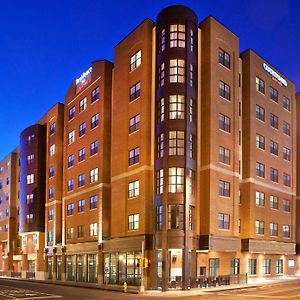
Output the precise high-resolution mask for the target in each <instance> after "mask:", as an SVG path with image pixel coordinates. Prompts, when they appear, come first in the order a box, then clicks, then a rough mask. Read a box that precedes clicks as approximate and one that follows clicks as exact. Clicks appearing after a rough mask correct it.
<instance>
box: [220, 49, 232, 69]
mask: <svg viewBox="0 0 300 300" xmlns="http://www.w3.org/2000/svg"><path fill="white" fill-rule="evenodd" d="M219 63H220V64H221V65H223V66H224V67H226V68H227V69H230V55H229V54H228V53H227V52H225V51H224V50H223V49H219Z"/></svg>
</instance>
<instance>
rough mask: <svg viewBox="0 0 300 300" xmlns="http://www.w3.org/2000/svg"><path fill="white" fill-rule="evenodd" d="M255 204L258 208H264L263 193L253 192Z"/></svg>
mask: <svg viewBox="0 0 300 300" xmlns="http://www.w3.org/2000/svg"><path fill="white" fill-rule="evenodd" d="M255 203H256V205H258V206H265V193H263V192H259V191H256V192H255Z"/></svg>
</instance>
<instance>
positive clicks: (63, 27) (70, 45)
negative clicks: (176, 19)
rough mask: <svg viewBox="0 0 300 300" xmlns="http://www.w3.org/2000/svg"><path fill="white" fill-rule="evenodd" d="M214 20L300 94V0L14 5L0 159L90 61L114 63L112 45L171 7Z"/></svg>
mask: <svg viewBox="0 0 300 300" xmlns="http://www.w3.org/2000/svg"><path fill="white" fill-rule="evenodd" d="M175 4H182V5H186V6H189V7H190V8H192V9H193V10H194V11H195V12H196V14H197V15H198V18H199V21H202V20H203V19H205V18H206V17H207V16H209V15H212V16H214V17H215V18H216V19H218V20H219V21H220V22H221V23H223V24H224V25H225V26H226V27H228V28H229V29H230V30H231V31H233V32H234V33H235V34H237V35H238V36H239V38H240V51H241V52H242V51H244V50H246V49H248V48H252V49H254V50H255V51H256V52H257V53H258V54H259V55H261V56H262V57H263V58H264V59H266V60H267V61H268V62H269V63H271V64H272V65H273V66H274V67H276V68H277V69H278V70H280V72H281V73H283V74H284V75H285V76H286V77H287V78H288V79H290V80H292V81H293V82H294V83H295V84H296V87H297V91H300V54H299V53H300V1H299V0H226V1H224V0H186V1H171V0H152V1H149V0H139V1H138V0H123V1H117V0H109V1H108V0H26V1H24V0H14V1H2V2H1V8H0V103H1V106H0V132H1V142H0V159H2V158H4V157H5V156H6V155H7V154H8V153H9V152H11V151H12V150H13V149H14V148H16V147H17V146H18V144H19V136H20V133H21V131H22V130H23V129H24V128H26V127H28V126H30V125H32V124H34V123H36V122H37V121H38V120H39V119H40V118H41V117H42V116H43V115H44V114H45V112H46V111H47V110H48V109H49V108H51V107H52V106H53V105H54V104H55V103H57V102H63V101H64V95H65V93H66V92H67V90H68V88H69V86H70V84H71V83H72V81H73V80H74V79H75V78H76V77H78V76H79V75H80V74H81V73H82V72H83V71H85V69H87V68H88V67H89V66H90V64H91V62H92V61H94V60H99V59H108V60H110V61H113V53H114V46H115V45H116V44H117V43H118V42H120V41H121V40H122V39H123V38H124V37H125V36H126V35H127V34H128V33H129V32H130V31H132V30H133V29H134V28H135V27H136V26H137V25H138V24H140V23H141V22H142V21H143V20H144V19H145V18H150V19H151V20H153V21H155V19H156V16H157V14H158V13H159V12H160V10H161V9H163V8H164V7H166V6H169V5H175Z"/></svg>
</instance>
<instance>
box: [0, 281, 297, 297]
mask: <svg viewBox="0 0 300 300" xmlns="http://www.w3.org/2000/svg"><path fill="white" fill-rule="evenodd" d="M120 297H122V299H124V300H127V299H128V300H131V299H139V300H145V299H149V300H158V299H161V298H167V299H177V300H185V299H199V300H206V299H224V300H238V299H250V300H251V299H300V279H294V280H280V281H279V282H278V281H277V282H270V284H264V285H261V286H257V287H249V288H242V289H234V290H219V291H209V290H208V289H206V290H203V289H202V290H192V291H190V292H180V291H178V292H175V291H174V292H167V293H164V294H163V293H160V292H153V293H146V294H143V295H141V294H140V295H136V294H129V293H128V294H124V293H120V292H112V291H103V290H98V289H93V288H79V287H71V286H62V285H54V284H43V283H36V282H25V281H18V280H4V279H0V300H9V299H19V300H25V299H50V300H51V299H64V300H98V299H99V300H100V299H101V300H113V299H120Z"/></svg>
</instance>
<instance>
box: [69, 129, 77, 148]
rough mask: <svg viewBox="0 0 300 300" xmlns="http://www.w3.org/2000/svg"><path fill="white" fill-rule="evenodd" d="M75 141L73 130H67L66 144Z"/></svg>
mask: <svg viewBox="0 0 300 300" xmlns="http://www.w3.org/2000/svg"><path fill="white" fill-rule="evenodd" d="M74 141H75V130H72V131H70V132H69V135H68V144H69V145H70V144H72V143H74Z"/></svg>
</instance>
